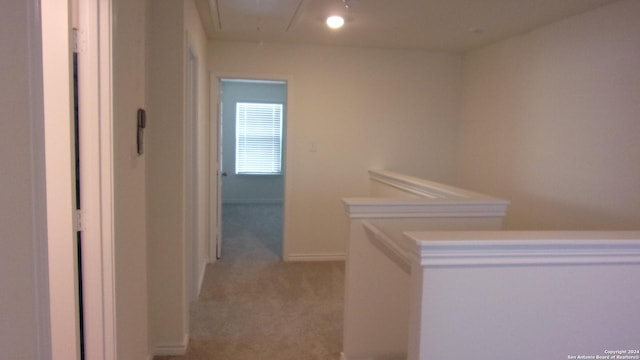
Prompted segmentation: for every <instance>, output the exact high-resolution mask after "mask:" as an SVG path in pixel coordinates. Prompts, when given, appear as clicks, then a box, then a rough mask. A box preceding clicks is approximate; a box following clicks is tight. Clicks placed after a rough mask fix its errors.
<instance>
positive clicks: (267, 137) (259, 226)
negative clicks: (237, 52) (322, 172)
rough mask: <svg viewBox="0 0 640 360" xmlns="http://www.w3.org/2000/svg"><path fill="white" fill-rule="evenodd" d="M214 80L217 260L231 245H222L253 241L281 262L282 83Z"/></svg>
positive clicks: (284, 102)
mask: <svg viewBox="0 0 640 360" xmlns="http://www.w3.org/2000/svg"><path fill="white" fill-rule="evenodd" d="M217 80H218V84H217V85H218V90H219V94H218V95H219V97H218V109H219V114H218V121H219V124H218V187H219V189H218V212H217V213H218V222H217V223H218V231H219V234H218V240H217V257H218V258H221V257H223V256H224V255H223V254H224V253H225V249H227V248H229V249H230V248H231V247H230V246H232V245H233V244H232V243H226V242H227V241H229V242H233V241H234V240H233V239H234V238H235V237H236V236H253V235H255V236H256V238H260V239H261V243H260V244H259V246H262V247H264V249H267V250H268V251H270V252H272V253H273V255H274V256H277V257H278V258H279V259H283V258H284V256H283V255H284V250H283V248H284V246H283V243H284V236H283V228H284V227H283V223H284V189H285V174H286V166H285V153H286V146H285V144H286V131H285V129H286V122H287V82H286V81H282V80H257V79H239V78H218V79H217ZM252 234H253V235H252ZM223 244H225V246H223ZM227 245H228V246H227ZM238 250H239V248H238V247H237V246H236V247H235V250H233V251H238Z"/></svg>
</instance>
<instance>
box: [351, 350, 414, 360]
mask: <svg viewBox="0 0 640 360" xmlns="http://www.w3.org/2000/svg"><path fill="white" fill-rule="evenodd" d="M406 359H407V357H406V356H391V357H389V356H387V357H385V356H364V357H362V356H358V357H348V356H347V355H346V354H345V353H344V352H341V353H340V360H406Z"/></svg>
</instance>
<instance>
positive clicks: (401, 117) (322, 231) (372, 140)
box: [209, 41, 460, 260]
mask: <svg viewBox="0 0 640 360" xmlns="http://www.w3.org/2000/svg"><path fill="white" fill-rule="evenodd" d="M209 51H210V52H209V54H210V62H209V64H210V69H211V70H212V71H213V72H214V75H218V76H225V75H226V76H229V75H230V74H236V75H244V76H249V77H254V76H255V77H258V78H260V77H265V76H266V77H271V78H276V79H278V78H280V79H282V78H287V79H288V80H290V81H289V84H288V85H289V86H288V104H289V106H288V109H289V114H288V122H287V124H288V125H287V139H288V140H287V159H286V165H287V174H286V179H285V183H286V185H285V187H286V190H285V244H284V246H285V256H288V257H289V259H290V260H291V259H293V258H295V257H296V256H303V257H304V256H307V255H312V256H315V255H320V256H321V255H327V256H332V255H339V254H344V251H345V245H346V237H347V227H346V221H345V217H344V210H343V208H342V203H341V201H340V199H341V198H343V197H346V196H359V195H366V193H367V191H368V182H367V181H368V175H367V170H368V169H369V168H389V169H391V170H397V171H401V172H405V173H409V174H412V175H417V176H421V177H425V178H428V179H433V180H436V181H443V182H450V181H451V180H452V178H453V168H452V166H451V163H452V161H453V153H454V149H455V146H454V140H455V130H456V128H455V123H456V119H457V112H456V105H457V102H456V101H457V97H458V95H459V94H458V92H459V85H460V58H459V57H458V56H456V55H447V54H441V53H431V52H421V51H398V50H379V49H361V48H342V47H323V46H303V45H278V44H263V45H259V44H257V43H234V42H218V41H213V42H210V46H209ZM312 147H315V149H316V151H315V152H313V151H311V149H312Z"/></svg>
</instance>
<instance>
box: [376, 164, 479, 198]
mask: <svg viewBox="0 0 640 360" xmlns="http://www.w3.org/2000/svg"><path fill="white" fill-rule="evenodd" d="M369 179H370V180H371V181H376V182H379V183H382V184H385V185H388V186H391V187H394V188H396V189H400V190H402V191H404V192H407V193H411V194H414V195H418V196H420V197H424V198H429V199H454V198H462V199H468V198H475V199H481V198H488V199H490V197H489V196H486V195H484V194H480V193H476V192H473V191H469V190H465V189H460V188H457V187H454V186H450V185H445V184H440V183H437V182H434V181H428V180H424V179H420V178H417V177H413V176H408V175H404V174H400V173H396V172H392V171H386V170H369Z"/></svg>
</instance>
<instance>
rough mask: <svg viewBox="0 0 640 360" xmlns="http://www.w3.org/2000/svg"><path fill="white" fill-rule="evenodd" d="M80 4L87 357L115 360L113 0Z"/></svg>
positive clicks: (81, 145) (81, 136) (85, 1)
mask: <svg viewBox="0 0 640 360" xmlns="http://www.w3.org/2000/svg"><path fill="white" fill-rule="evenodd" d="M78 6H79V9H78V16H79V27H80V28H79V31H78V44H79V46H78V52H79V54H78V58H79V61H78V73H79V98H80V99H81V101H82V103H81V104H80V107H79V111H80V118H81V119H85V121H82V124H83V126H81V127H80V147H81V149H82V154H81V157H80V161H81V166H80V171H81V174H80V176H81V179H82V184H81V189H80V191H81V198H82V204H81V205H82V213H83V233H82V235H83V254H82V256H83V259H85V261H84V263H83V285H84V289H83V290H84V294H83V297H84V319H85V355H86V356H87V357H88V358H91V359H100V360H103V359H104V360H115V359H116V353H117V348H116V339H117V337H116V325H115V315H116V309H115V303H116V302H115V275H114V271H115V268H114V267H115V266H114V262H115V259H114V258H113V256H114V238H113V180H112V176H113V159H112V156H113V155H112V147H113V139H112V126H113V121H112V98H111V95H112V80H111V76H112V69H111V64H112V60H111V54H112V51H111V45H112V44H111V2H110V0H103V1H101V2H100V3H96V2H95V1H88V0H80V1H79V2H78ZM86 119H95V121H86Z"/></svg>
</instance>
